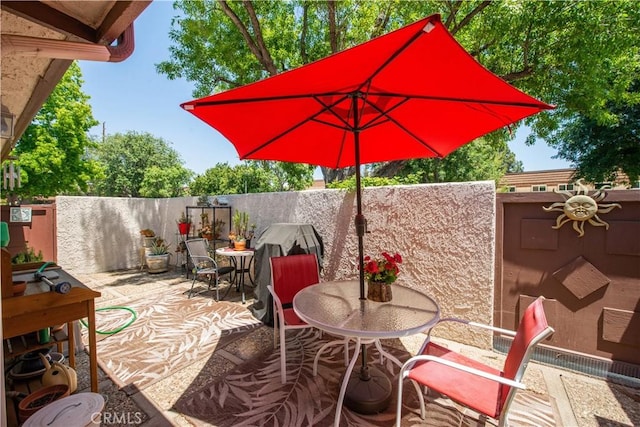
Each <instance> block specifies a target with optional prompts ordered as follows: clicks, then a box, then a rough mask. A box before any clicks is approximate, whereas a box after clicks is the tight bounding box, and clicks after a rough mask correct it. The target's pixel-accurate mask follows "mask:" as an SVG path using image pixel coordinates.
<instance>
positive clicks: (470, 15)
mask: <svg viewBox="0 0 640 427" xmlns="http://www.w3.org/2000/svg"><path fill="white" fill-rule="evenodd" d="M490 4H491V1H483V2H482V3H480V4H479V5H477V6H476V7H475V8H473V10H472V11H471V12H469V13H468V14H467V16H465V17H464V18H463V19H462V21H460V23H459V24H456V25H454V26H453V28H452V29H450V30H449V32H450V33H451V35H453V36H455V35H456V33H457V32H458V30H460V29H462V28H464V27H465V26H466V25H467V24H468V23H469V22H470V21H471V20H472V19H473V17H474V16H476V15H477V14H479V13H480V12H482V11H483V10H484V9H485V8H486V7H487V6H489V5H490Z"/></svg>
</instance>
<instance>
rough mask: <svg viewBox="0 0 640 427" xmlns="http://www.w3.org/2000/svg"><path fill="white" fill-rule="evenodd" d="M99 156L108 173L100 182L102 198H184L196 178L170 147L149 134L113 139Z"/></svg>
mask: <svg viewBox="0 0 640 427" xmlns="http://www.w3.org/2000/svg"><path fill="white" fill-rule="evenodd" d="M95 156H96V159H97V160H98V161H99V162H100V164H101V165H102V167H103V169H104V179H102V180H100V181H97V182H96V191H97V192H98V194H100V195H102V196H112V197H178V196H183V195H185V192H184V189H185V188H186V186H187V184H188V183H189V180H190V179H191V176H192V175H193V173H192V172H191V171H190V170H188V169H186V168H185V167H184V166H183V162H182V160H181V158H180V156H179V154H178V153H177V151H176V150H174V149H173V148H171V147H170V146H169V143H167V142H166V141H165V140H163V139H162V138H156V137H154V136H153V135H151V134H149V133H137V132H133V131H129V132H127V133H124V134H122V133H116V134H114V135H109V136H107V137H106V138H105V140H104V142H102V143H99V144H98V147H97V149H96V151H95Z"/></svg>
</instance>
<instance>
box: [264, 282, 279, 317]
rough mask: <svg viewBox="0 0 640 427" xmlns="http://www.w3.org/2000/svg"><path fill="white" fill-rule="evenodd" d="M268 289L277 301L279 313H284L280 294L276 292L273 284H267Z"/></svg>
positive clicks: (275, 301)
mask: <svg viewBox="0 0 640 427" xmlns="http://www.w3.org/2000/svg"><path fill="white" fill-rule="evenodd" d="M267 289H268V290H269V293H270V294H271V296H272V297H273V302H274V303H275V305H276V307H277V308H278V313H282V301H280V298H278V295H277V294H276V291H274V290H273V286H272V285H267Z"/></svg>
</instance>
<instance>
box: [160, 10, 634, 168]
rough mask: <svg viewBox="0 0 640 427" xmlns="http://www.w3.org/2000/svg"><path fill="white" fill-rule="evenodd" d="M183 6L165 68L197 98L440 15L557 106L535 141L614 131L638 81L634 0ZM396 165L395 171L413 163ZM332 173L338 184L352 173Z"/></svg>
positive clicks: (488, 59) (480, 56) (538, 124)
mask: <svg viewBox="0 0 640 427" xmlns="http://www.w3.org/2000/svg"><path fill="white" fill-rule="evenodd" d="M174 8H175V9H177V10H179V11H180V13H181V15H180V16H178V17H176V18H175V19H174V22H173V28H172V30H171V32H170V38H171V40H172V41H173V42H174V45H173V46H172V47H171V48H170V59H169V60H167V61H163V62H161V63H160V64H158V65H157V69H158V71H159V72H161V73H164V74H166V75H167V76H168V77H169V78H170V79H174V78H178V77H184V78H186V79H188V80H190V81H193V82H195V85H196V89H195V92H194V96H204V95H208V94H210V93H212V92H218V91H222V90H225V89H228V88H232V87H236V86H239V85H242V84H246V83H250V82H253V81H257V80H259V79H262V78H264V77H267V76H270V75H274V74H277V73H278V72H282V71H285V70H289V69H293V68H295V67H298V66H300V65H303V64H305V63H308V62H311V61H313V60H316V59H319V58H322V57H324V56H327V55H328V54H331V53H334V52H338V51H340V50H343V49H345V48H347V47H351V46H354V45H356V44H358V43H361V42H364V41H366V40H369V39H371V38H372V37H375V36H378V35H381V34H383V33H387V32H389V31H391V30H394V29H397V28H399V27H401V26H403V25H406V24H408V23H410V22H413V21H416V20H418V19H420V18H422V17H424V16H427V15H430V14H432V13H440V14H441V15H442V20H443V22H444V23H445V26H446V27H447V28H448V29H449V31H450V32H451V33H452V34H453V35H454V37H455V38H456V39H457V40H458V41H459V42H460V43H461V44H462V45H463V46H464V47H465V49H466V50H467V51H468V52H470V54H471V55H472V56H474V57H475V58H476V59H477V60H478V61H479V62H480V63H482V64H483V65H484V66H485V67H487V68H488V69H489V70H491V71H493V72H494V73H496V74H498V75H499V76H501V77H502V78H503V79H504V80H506V81H508V82H510V83H511V84H513V85H515V86H516V87H518V88H520V89H521V90H523V91H525V92H527V93H529V94H531V95H533V96H535V97H537V98H539V99H542V100H544V101H546V102H549V103H552V104H556V105H557V108H556V109H555V110H553V111H549V112H544V113H541V114H537V115H535V116H533V117H531V118H529V119H527V123H528V124H529V125H530V126H531V128H532V131H533V134H532V135H531V141H533V140H534V139H535V138H536V137H541V138H546V139H552V138H556V139H559V138H562V136H563V134H562V133H561V130H562V129H563V128H564V127H565V126H566V125H567V124H570V123H572V122H574V121H575V120H576V118H577V116H576V114H580V115H581V116H584V117H585V118H589V119H592V120H595V121H596V122H597V123H599V124H606V123H609V124H611V123H615V122H616V121H617V120H618V118H617V117H616V115H615V113H614V112H612V111H611V110H610V109H608V108H607V104H608V103H609V102H611V101H614V102H619V101H624V99H625V94H626V93H627V92H628V89H629V87H630V84H631V81H632V80H633V78H634V76H636V75H637V74H638V72H640V55H639V46H640V40H639V38H640V32H639V31H637V30H638V28H640V8H638V7H637V3H636V2H635V1H633V0H604V1H597V2H584V1H577V0H569V1H567V0H555V1H545V2H535V1H524V0H522V1H507V0H504V1H493V2H490V1H482V0H469V1H441V0H427V1H419V2H407V1H397V0H385V1H357V0H344V1H329V2H325V1H302V0H300V1H290V2H281V1H260V2H252V1H242V2H236V1H233V2H231V1H225V0H219V1H217V2H213V1H201V2H176V3H174ZM461 125H463V124H461ZM488 138H489V139H490V140H491V139H494V140H498V141H502V142H504V141H506V140H507V139H508V138H509V134H507V133H506V132H505V131H503V130H501V131H496V132H494V133H493V134H492V135H490V136H489V137H488ZM531 141H530V142H531ZM502 152H503V153H508V150H507V151H502ZM394 163H396V165H393V166H391V167H389V168H387V170H389V171H394V172H395V171H399V170H400V169H401V168H402V167H403V166H404V165H405V164H408V162H406V161H399V162H394ZM441 163H442V162H439V164H441ZM414 164H415V162H414ZM382 170H385V169H384V168H383V169H382ZM323 173H324V174H325V178H326V179H327V180H328V181H331V180H333V179H334V178H338V179H340V178H343V177H344V176H348V175H349V174H352V173H353V168H347V169H343V170H329V169H327V168H323ZM430 173H431V174H433V173H434V172H428V171H427V172H426V175H429V174H430ZM426 175H425V176H426ZM449 175H451V174H449Z"/></svg>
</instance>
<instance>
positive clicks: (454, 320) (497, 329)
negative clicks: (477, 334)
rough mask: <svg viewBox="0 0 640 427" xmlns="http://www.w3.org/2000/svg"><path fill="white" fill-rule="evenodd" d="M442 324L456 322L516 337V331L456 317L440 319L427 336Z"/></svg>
mask: <svg viewBox="0 0 640 427" xmlns="http://www.w3.org/2000/svg"><path fill="white" fill-rule="evenodd" d="M442 322H457V323H462V324H464V325H468V326H473V327H476V328H482V329H488V330H490V331H493V332H499V333H501V334H504V335H509V336H511V337H515V336H516V331H512V330H510V329H502V328H497V327H495V326H492V325H487V324H485V323H478V322H472V321H470V320H465V319H459V318H457V317H445V318H442V319H440V320H438V323H436V324H435V325H433V327H432V328H431V329H430V330H429V334H428V335H431V331H432V330H433V328H435V327H436V326H438V325H439V324H440V323H442Z"/></svg>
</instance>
